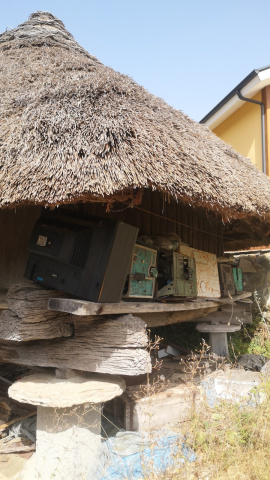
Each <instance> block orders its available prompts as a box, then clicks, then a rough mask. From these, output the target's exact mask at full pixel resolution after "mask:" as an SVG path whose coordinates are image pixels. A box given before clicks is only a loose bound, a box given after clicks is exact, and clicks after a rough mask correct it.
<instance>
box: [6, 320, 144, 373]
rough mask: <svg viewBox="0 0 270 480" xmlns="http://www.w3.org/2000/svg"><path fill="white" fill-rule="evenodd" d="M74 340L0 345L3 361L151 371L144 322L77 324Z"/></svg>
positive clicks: (100, 370) (95, 369)
mask: <svg viewBox="0 0 270 480" xmlns="http://www.w3.org/2000/svg"><path fill="white" fill-rule="evenodd" d="M74 328H75V333H74V337H72V338H68V339H61V340H54V341H53V340H50V341H48V340H40V341H38V342H29V343H27V344H17V345H14V344H13V345H10V344H8V345H7V344H3V345H1V344H0V358H1V361H4V362H8V363H16V364H19V365H28V366H40V367H56V368H60V369H69V368H71V369H75V370H82V371H86V372H98V373H109V374H116V375H140V374H142V373H147V372H149V371H151V359H150V355H149V353H148V351H147V350H146V346H147V345H148V336H147V332H146V328H145V322H144V321H143V320H141V319H140V318H137V317H133V316H132V315H124V316H121V317H118V318H108V317H107V318H106V319H104V318H103V319H102V318H99V319H93V318H92V319H89V318H88V321H87V322H86V321H85V319H83V320H82V319H80V318H78V319H77V320H76V319H75V321H74Z"/></svg>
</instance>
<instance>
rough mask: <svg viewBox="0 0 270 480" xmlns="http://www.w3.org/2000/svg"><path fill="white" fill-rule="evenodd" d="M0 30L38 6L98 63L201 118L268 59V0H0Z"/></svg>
mask: <svg viewBox="0 0 270 480" xmlns="http://www.w3.org/2000/svg"><path fill="white" fill-rule="evenodd" d="M0 1H1V10H0V12H1V14H0V31H1V32H2V31H4V30H5V29H6V28H12V27H16V26H17V25H18V24H19V23H22V22H24V21H25V20H26V19H27V18H28V16H29V15H30V14H31V13H32V12H35V11H37V10H46V11H50V12H51V13H53V14H54V15H56V16H57V17H58V18H60V19H61V20H62V21H63V22H64V24H65V26H66V28H67V29H68V30H69V31H70V32H71V33H72V34H73V36H74V37H75V39H76V40H77V41H78V42H79V43H80V44H81V45H82V46H83V47H84V48H85V49H86V50H88V51H89V52H90V53H91V54H93V55H95V56H96V57H98V58H99V60H100V61H101V62H103V63H104V64H106V65H108V66H110V67H112V68H114V69H115V70H118V71H119V72H121V73H125V74H127V75H129V76H130V77H132V78H133V79H134V80H135V81H137V82H138V83H139V84H141V85H143V86H144V87H145V88H146V89H147V90H148V91H150V92H151V93H153V94H155V95H157V96H159V97H161V98H163V99H164V100H165V101H166V102H167V103H169V104H170V105H172V106H173V107H174V108H177V109H179V110H182V111H183V112H185V113H186V114H187V115H189V116H190V117H191V118H193V119H194V120H197V121H199V120H200V119H201V118H202V117H203V116H204V115H206V113H208V111H209V110H211V109H212V108H213V107H214V106H215V105H216V103H218V102H219V101H220V100H221V99H222V98H223V97H224V96H225V95H226V94H227V93H228V92H229V91H230V90H231V89H232V88H234V87H235V86H236V84H237V83H239V82H240V81H241V80H242V79H243V78H244V77H245V76H246V75H248V74H249V73H250V72H251V71H252V70H254V69H255V68H259V67H263V66H265V65H268V64H270V48H269V36H270V35H269V18H270V1H269V0H256V2H255V1H254V0H234V1H233V0H226V1H225V0H224V1H220V0H219V1H218V0H133V1H131V0H73V1H72V0H24V1H23V0H9V1H7V0H0Z"/></svg>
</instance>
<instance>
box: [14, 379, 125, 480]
mask: <svg viewBox="0 0 270 480" xmlns="http://www.w3.org/2000/svg"><path fill="white" fill-rule="evenodd" d="M63 376H64V377H66V378H63ZM67 377H68V378H67ZM124 389H125V382H124V381H123V380H122V379H121V378H120V377H116V376H109V375H100V374H86V373H81V372H74V373H73V374H70V375H62V374H61V372H60V374H59V371H57V373H56V375H55V374H54V372H53V373H51V372H50V373H47V372H45V373H38V374H34V375H29V376H28V377H24V378H22V379H21V380H19V381H17V382H15V383H14V384H13V385H12V386H11V387H10V388H9V396H10V397H12V398H14V399H16V400H19V401H21V402H24V403H31V404H33V405H37V441H36V477H35V478H36V479H38V480H51V479H53V478H55V479H57V480H76V479H78V480H82V479H88V478H91V480H95V469H96V465H95V460H96V458H97V456H98V454H99V450H100V447H101V403H102V402H104V401H107V400H110V399H112V398H114V397H116V396H118V395H121V393H122V392H123V391H124ZM87 400H88V401H87Z"/></svg>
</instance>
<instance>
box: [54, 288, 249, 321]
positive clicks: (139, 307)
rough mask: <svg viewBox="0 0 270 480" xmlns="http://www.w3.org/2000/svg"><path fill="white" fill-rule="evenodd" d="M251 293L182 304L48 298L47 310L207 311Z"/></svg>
mask: <svg viewBox="0 0 270 480" xmlns="http://www.w3.org/2000/svg"><path fill="white" fill-rule="evenodd" d="M251 295H252V293H251V292H242V293H241V294H238V295H235V296H234V297H232V298H229V297H226V298H218V299H213V298H211V299H208V300H207V299H202V298H200V299H196V300H194V301H190V302H187V301H183V302H172V303H168V302H167V303H165V302H164V303H163V302H120V303H94V302H88V301H87V300H79V299H71V298H50V299H49V303H48V308H49V310H54V311H58V312H66V313H71V314H73V315H79V316H88V315H122V314H127V313H132V314H141V313H158V312H187V311H194V310H199V309H208V308H213V307H216V306H217V305H221V304H226V303H233V302H234V301H237V300H240V299H242V298H248V297H250V296H251Z"/></svg>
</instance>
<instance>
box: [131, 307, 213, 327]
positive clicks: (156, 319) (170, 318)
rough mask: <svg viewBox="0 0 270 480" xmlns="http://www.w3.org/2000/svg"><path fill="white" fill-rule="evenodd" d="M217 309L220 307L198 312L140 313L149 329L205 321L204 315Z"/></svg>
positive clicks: (197, 310) (200, 309) (203, 309)
mask: <svg viewBox="0 0 270 480" xmlns="http://www.w3.org/2000/svg"><path fill="white" fill-rule="evenodd" d="M217 309H218V305H216V306H215V307H212V308H199V309H196V310H184V311H182V312H156V313H140V318H142V319H143V320H144V321H145V323H146V324H147V326H148V327H162V326H164V325H171V324H174V323H184V322H196V321H198V319H200V320H203V317H204V315H207V314H209V313H210V312H216V311H217ZM206 318H207V317H206Z"/></svg>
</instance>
